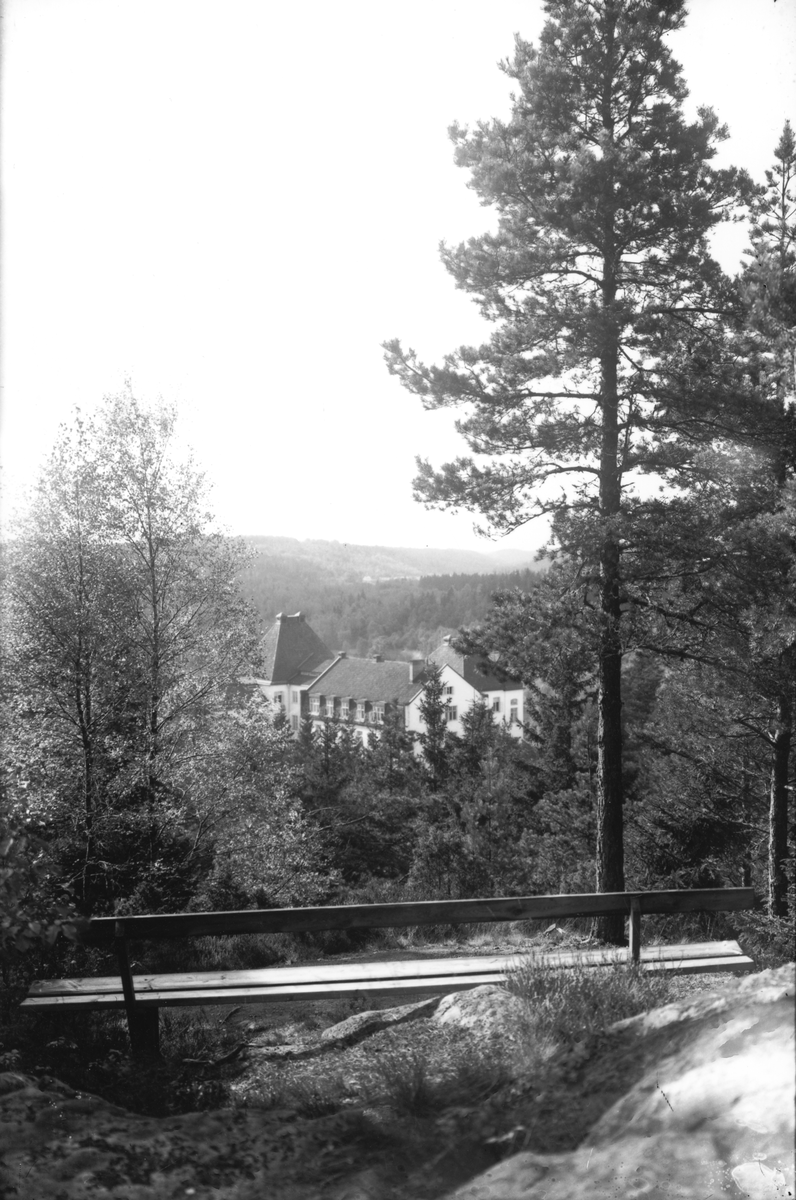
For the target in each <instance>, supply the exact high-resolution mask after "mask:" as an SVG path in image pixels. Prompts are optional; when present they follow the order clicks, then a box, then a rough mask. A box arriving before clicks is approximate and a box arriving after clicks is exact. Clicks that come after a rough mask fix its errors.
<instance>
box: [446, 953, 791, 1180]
mask: <svg viewBox="0 0 796 1200" xmlns="http://www.w3.org/2000/svg"><path fill="white" fill-rule="evenodd" d="M793 996H794V967H793V966H792V965H791V966H788V967H782V968H780V969H779V970H777V971H764V972H761V973H760V974H758V975H754V976H750V977H749V978H747V979H746V980H744V982H743V983H742V984H740V985H739V984H737V983H730V984H729V985H728V986H727V988H726V989H723V990H722V992H721V993H714V994H702V995H700V996H698V997H693V998H691V997H690V998H687V999H685V1000H683V1001H682V1002H679V1003H678V1004H674V1005H667V1006H666V1007H665V1009H659V1010H656V1011H655V1012H652V1013H645V1014H642V1015H641V1016H640V1017H635V1018H633V1019H632V1020H631V1021H627V1022H620V1023H619V1024H618V1025H617V1026H615V1027H614V1035H615V1036H617V1037H619V1038H631V1039H632V1038H636V1039H638V1038H641V1039H646V1040H647V1041H648V1042H649V1049H650V1053H651V1063H650V1066H649V1067H648V1069H647V1070H646V1072H645V1073H644V1074H643V1076H642V1078H641V1079H640V1080H639V1081H638V1082H637V1083H636V1084H635V1085H634V1086H633V1087H632V1088H631V1089H630V1090H629V1091H628V1092H627V1094H626V1095H625V1096H624V1097H622V1099H621V1100H619V1101H618V1102H617V1103H616V1104H614V1105H613V1107H612V1108H610V1109H609V1110H608V1112H606V1113H605V1114H604V1115H603V1117H602V1118H601V1119H600V1120H599V1121H598V1122H597V1124H596V1125H595V1126H594V1127H593V1129H592V1130H591V1132H590V1133H589V1135H588V1137H587V1138H586V1140H585V1142H584V1144H583V1145H581V1146H580V1147H579V1148H578V1149H577V1150H575V1151H572V1152H571V1153H566V1154H554V1155H540V1154H533V1153H529V1152H525V1153H522V1154H517V1155H514V1156H513V1157H512V1158H509V1159H507V1160H506V1161H505V1162H502V1163H500V1164H499V1165H498V1166H496V1167H493V1168H491V1169H490V1170H489V1171H487V1172H485V1173H484V1174H482V1175H480V1176H479V1177H478V1178H477V1179H474V1180H473V1181H472V1182H470V1183H469V1184H466V1185H465V1186H464V1187H461V1188H459V1189H458V1190H457V1191H456V1192H454V1193H453V1195H452V1196H451V1198H450V1200H520V1197H522V1200H542V1198H543V1197H544V1198H545V1200H581V1198H582V1200H586V1198H587V1197H588V1198H589V1200H608V1197H611V1200H616V1198H617V1197H621V1196H633V1197H637V1198H639V1200H640V1198H641V1197H648V1198H649V1200H663V1198H664V1197H677V1198H678V1200H703V1198H704V1197H706V1196H708V1195H721V1194H722V1193H724V1194H728V1195H735V1196H737V1197H740V1196H744V1197H747V1198H748V1200H786V1198H787V1197H792V1196H793V1195H794V1183H793V1179H794V1172H793V1136H794V1120H793V1100H794V1028H793V1025H794V1021H793Z"/></svg>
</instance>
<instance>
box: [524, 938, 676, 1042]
mask: <svg viewBox="0 0 796 1200" xmlns="http://www.w3.org/2000/svg"><path fill="white" fill-rule="evenodd" d="M507 986H508V988H509V991H511V992H512V993H513V994H514V995H515V996H519V998H520V999H521V1000H522V1001H524V1003H525V1004H526V1005H527V1008H528V1012H529V1017H530V1018H531V1020H532V1021H533V1024H534V1026H535V1027H536V1029H537V1031H538V1033H539V1034H541V1035H542V1036H545V1035H546V1036H547V1037H550V1038H552V1039H553V1040H554V1042H556V1043H558V1044H559V1045H561V1046H564V1047H570V1046H573V1045H575V1044H577V1043H582V1042H583V1041H584V1039H586V1040H589V1039H592V1038H594V1037H596V1036H599V1035H600V1034H602V1033H603V1032H604V1031H605V1029H606V1028H607V1027H608V1026H609V1025H611V1024H612V1023H613V1022H614V1021H621V1020H623V1019H624V1018H625V1017H634V1016H635V1015H636V1014H637V1013H641V1012H646V1011H647V1009H650V1008H657V1007H659V1006H660V1005H662V1004H667V1003H668V1002H669V1001H670V1000H671V999H672V996H673V992H672V988H671V983H670V981H669V980H668V979H667V978H665V977H664V976H661V975H650V974H647V973H645V972H643V971H640V970H639V969H638V967H633V966H630V965H625V964H623V963H611V964H609V965H603V966H599V967H594V966H586V965H576V966H572V967H555V966H550V965H549V964H548V963H545V962H544V961H543V960H541V959H539V958H538V957H536V956H534V955H529V956H528V957H527V958H525V959H524V960H523V961H522V962H521V963H520V964H519V965H518V966H517V968H516V969H515V970H514V971H512V972H511V974H510V976H509V979H508V983H507Z"/></svg>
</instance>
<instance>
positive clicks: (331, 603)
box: [242, 537, 544, 658]
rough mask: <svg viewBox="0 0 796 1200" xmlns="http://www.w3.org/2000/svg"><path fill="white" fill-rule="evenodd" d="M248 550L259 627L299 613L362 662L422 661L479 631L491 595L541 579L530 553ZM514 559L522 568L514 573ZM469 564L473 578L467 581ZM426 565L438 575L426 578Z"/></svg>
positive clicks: (306, 546)
mask: <svg viewBox="0 0 796 1200" xmlns="http://www.w3.org/2000/svg"><path fill="white" fill-rule="evenodd" d="M246 541H247V542H248V543H249V545H251V546H252V548H253V549H254V550H255V557H254V559H253V561H252V562H251V563H250V565H249V566H248V567H247V568H246V570H245V572H244V574H243V577H242V583H243V587H244V590H245V592H246V594H247V595H248V596H249V598H250V599H251V600H252V602H253V603H254V604H255V606H256V607H257V610H258V612H259V613H260V615H261V617H262V619H263V623H264V624H265V625H269V624H270V623H271V622H272V621H273V619H274V616H275V614H276V613H278V612H299V611H301V612H303V613H305V614H306V617H307V620H308V621H309V622H310V624H311V625H312V627H313V629H314V630H315V631H316V633H318V634H319V635H320V636H321V637H322V638H323V640H324V641H325V642H326V644H327V645H328V646H329V647H330V649H332V650H346V651H348V653H350V654H358V655H366V654H375V653H379V654H385V655H386V656H388V657H394V658H400V657H404V656H407V655H411V654H415V653H419V654H426V653H428V652H429V651H430V650H432V649H434V647H435V646H437V645H438V644H439V642H440V641H441V639H442V637H443V636H444V635H445V634H446V633H452V632H454V631H455V630H456V629H458V628H459V626H461V625H471V624H474V623H476V622H478V621H480V620H481V619H482V618H483V617H484V616H485V615H486V612H487V610H488V608H489V604H490V599H491V596H492V594H493V592H496V591H498V590H501V589H504V588H515V587H519V588H522V589H528V588H531V587H533V586H534V582H535V580H537V579H538V578H539V575H540V574H541V572H542V571H543V570H544V567H543V565H542V564H539V563H534V561H533V556H532V555H531V554H530V553H528V554H525V555H522V554H518V553H517V552H516V551H498V552H497V553H495V554H478V553H477V552H469V551H459V550H403V549H394V548H393V547H389V546H347V545H344V544H342V543H338V542H322V541H312V542H309V541H306V542H299V541H296V540H294V539H291V538H267V537H260V538H247V539H246ZM517 559H520V563H522V560H524V563H522V566H521V569H512V568H513V567H515V566H517V565H518V564H517V562H516V560H517ZM473 561H475V563H476V569H473V568H472V567H471V568H470V570H468V571H466V572H465V571H464V570H463V567H464V566H466V564H467V563H468V562H469V563H472V562H473ZM424 562H425V563H428V566H429V567H430V568H431V569H432V570H435V571H438V572H441V573H440V574H429V573H423V572H422V571H421V570H420V569H419V568H420V565H421V564H423V563H424ZM504 564H505V565H504ZM501 566H502V567H503V569H500V568H501ZM442 572H445V573H442Z"/></svg>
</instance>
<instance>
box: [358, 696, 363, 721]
mask: <svg viewBox="0 0 796 1200" xmlns="http://www.w3.org/2000/svg"><path fill="white" fill-rule="evenodd" d="M357 720H358V721H364V720H365V701H364V700H357Z"/></svg>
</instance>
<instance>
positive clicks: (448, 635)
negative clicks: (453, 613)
mask: <svg viewBox="0 0 796 1200" xmlns="http://www.w3.org/2000/svg"><path fill="white" fill-rule="evenodd" d="M442 640H443V642H444V643H445V645H446V646H450V644H451V635H450V634H449V633H446V634H445V637H444V638H443V639H442Z"/></svg>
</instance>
